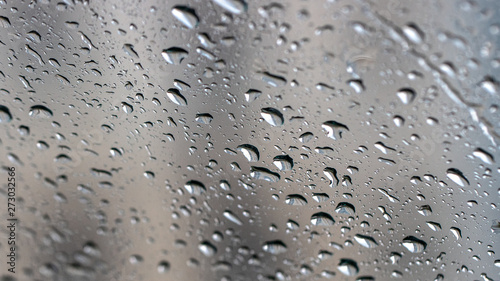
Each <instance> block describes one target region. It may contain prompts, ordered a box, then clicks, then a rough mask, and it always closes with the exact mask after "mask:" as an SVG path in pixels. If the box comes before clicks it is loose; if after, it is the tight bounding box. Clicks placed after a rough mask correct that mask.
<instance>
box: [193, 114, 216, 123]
mask: <svg viewBox="0 0 500 281" xmlns="http://www.w3.org/2000/svg"><path fill="white" fill-rule="evenodd" d="M213 119H214V118H213V116H212V115H211V114H209V113H199V114H196V118H195V120H196V121H197V122H198V123H201V124H210V123H211V122H212V120H213Z"/></svg>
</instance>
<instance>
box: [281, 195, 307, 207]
mask: <svg viewBox="0 0 500 281" xmlns="http://www.w3.org/2000/svg"><path fill="white" fill-rule="evenodd" d="M285 203H286V204H288V205H294V206H305V205H307V200H306V198H304V196H302V195H299V194H290V195H288V196H287V197H286V200H285Z"/></svg>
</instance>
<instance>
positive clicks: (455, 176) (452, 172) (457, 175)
mask: <svg viewBox="0 0 500 281" xmlns="http://www.w3.org/2000/svg"><path fill="white" fill-rule="evenodd" d="M446 175H447V176H448V178H449V179H450V180H452V181H453V182H454V183H456V184H458V185H460V186H461V187H464V186H465V185H466V184H467V185H469V180H467V178H466V177H465V176H464V174H463V173H462V172H461V171H460V170H458V169H455V168H450V169H448V170H447V171H446Z"/></svg>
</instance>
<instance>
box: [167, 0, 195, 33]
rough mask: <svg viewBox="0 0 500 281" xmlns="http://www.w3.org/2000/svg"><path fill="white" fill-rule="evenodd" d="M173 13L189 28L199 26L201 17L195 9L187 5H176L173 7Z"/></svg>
mask: <svg viewBox="0 0 500 281" xmlns="http://www.w3.org/2000/svg"><path fill="white" fill-rule="evenodd" d="M172 15H174V17H175V18H176V19H177V20H179V21H180V22H182V24H184V25H185V26H186V27H187V28H190V29H193V28H195V27H196V26H198V23H199V19H198V16H197V15H196V12H195V10H193V9H191V8H189V7H186V6H175V7H174V8H172Z"/></svg>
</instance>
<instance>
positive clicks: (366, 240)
mask: <svg viewBox="0 0 500 281" xmlns="http://www.w3.org/2000/svg"><path fill="white" fill-rule="evenodd" d="M354 240H355V241H356V242H358V243H359V245H361V246H363V247H365V248H370V249H371V248H375V247H377V246H378V243H377V242H375V240H374V239H373V238H372V237H370V236H366V235H361V234H356V235H354Z"/></svg>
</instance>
